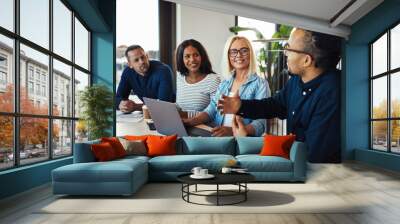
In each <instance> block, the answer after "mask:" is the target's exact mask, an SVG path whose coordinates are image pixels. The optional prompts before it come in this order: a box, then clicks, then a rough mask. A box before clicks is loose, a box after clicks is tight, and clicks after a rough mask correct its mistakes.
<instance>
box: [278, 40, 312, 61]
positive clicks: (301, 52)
mask: <svg viewBox="0 0 400 224" xmlns="http://www.w3.org/2000/svg"><path fill="white" fill-rule="evenodd" d="M288 51H290V52H294V53H298V54H306V55H308V56H310V57H311V59H314V57H313V56H312V54H311V53H308V52H306V51H300V50H296V49H291V48H289V44H288V43H286V44H285V45H284V46H283V54H284V55H285V56H288Z"/></svg>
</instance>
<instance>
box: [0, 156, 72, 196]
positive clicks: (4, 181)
mask: <svg viewBox="0 0 400 224" xmlns="http://www.w3.org/2000/svg"><path fill="white" fill-rule="evenodd" d="M71 163H72V158H71V157H69V158H64V159H59V160H53V161H47V162H44V163H40V164H34V165H29V166H24V167H19V168H17V169H12V170H6V171H2V172H0V186H1V190H0V199H2V198H5V197H9V196H11V195H14V194H17V193H20V192H23V191H26V190H29V189H31V188H34V187H37V186H40V185H43V184H46V183H48V182H49V181H51V171H52V170H53V169H55V168H57V167H60V166H64V165H68V164H71Z"/></svg>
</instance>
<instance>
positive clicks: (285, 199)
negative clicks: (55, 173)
mask: <svg viewBox="0 0 400 224" xmlns="http://www.w3.org/2000/svg"><path fill="white" fill-rule="evenodd" d="M248 187H249V189H250V191H249V192H248V198H247V201H245V202H243V203H240V204H237V205H226V206H204V205H196V204H190V203H187V202H185V201H183V200H182V195H181V185H180V184H177V183H150V184H146V185H145V186H143V187H142V188H141V190H139V191H138V192H137V193H136V194H135V195H133V196H131V197H122V196H121V197H76V196H75V197H72V196H63V197H56V198H55V200H54V201H51V202H50V203H47V204H46V205H43V207H41V208H40V209H39V210H37V211H36V213H55V214H60V213H61V214H65V213H68V214H104V213H106V214H125V213H128V214H129V213H360V208H359V207H358V206H357V205H355V204H351V203H349V202H346V201H344V200H343V199H342V198H340V197H338V196H336V195H335V194H333V193H332V192H329V191H327V190H326V189H325V188H323V187H321V186H318V185H316V184H281V183H277V184H265V183H260V184H249V185H248ZM228 188H229V189H230V188H231V187H225V189H226V190H227V189H228ZM232 188H233V186H232ZM212 189H215V186H213V185H202V186H199V189H198V190H212ZM192 190H194V187H193V189H192ZM210 194H213V193H210ZM215 198H216V197H215V195H214V196H207V197H203V196H193V197H191V198H190V199H191V200H193V201H195V202H197V203H206V204H213V203H215V201H216V200H215ZM239 199H240V198H239ZM229 200H232V201H233V200H238V198H235V197H224V199H223V201H222V202H224V203H229V202H230V201H229Z"/></svg>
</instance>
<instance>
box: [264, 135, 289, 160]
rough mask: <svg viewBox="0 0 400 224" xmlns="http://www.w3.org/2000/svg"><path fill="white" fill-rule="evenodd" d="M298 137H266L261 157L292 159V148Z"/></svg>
mask: <svg viewBox="0 0 400 224" xmlns="http://www.w3.org/2000/svg"><path fill="white" fill-rule="evenodd" d="M295 139H296V135H285V136H274V135H266V136H264V145H263V147H262V149H261V152H260V155H261V156H280V157H284V158H286V159H289V158H290V156H289V155H290V147H292V144H293V142H294V140H295Z"/></svg>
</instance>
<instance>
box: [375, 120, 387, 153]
mask: <svg viewBox="0 0 400 224" xmlns="http://www.w3.org/2000/svg"><path fill="white" fill-rule="evenodd" d="M372 139H373V142H372V148H373V149H377V150H381V151H387V121H373V122H372Z"/></svg>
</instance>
